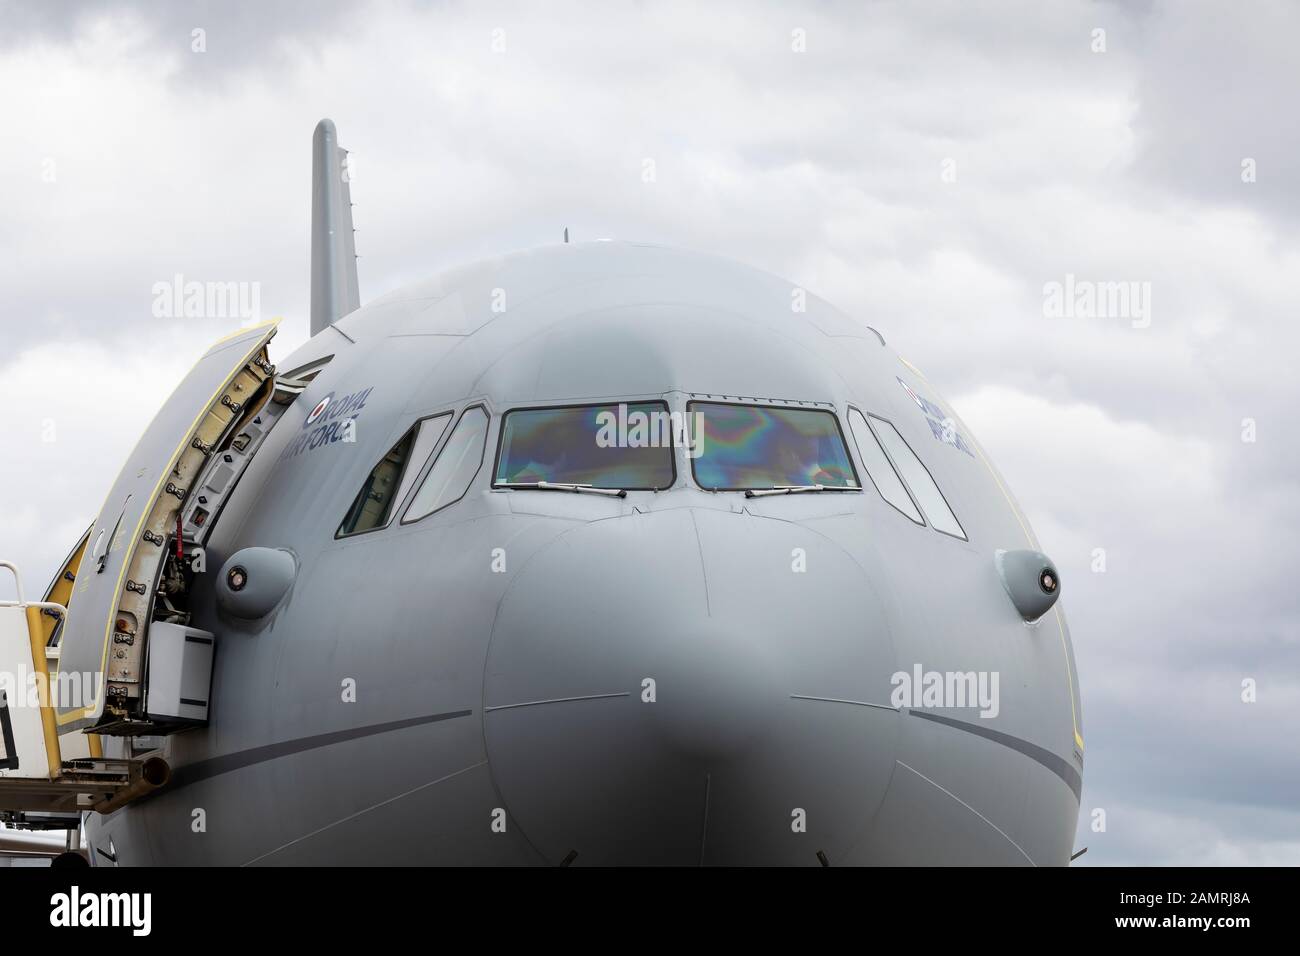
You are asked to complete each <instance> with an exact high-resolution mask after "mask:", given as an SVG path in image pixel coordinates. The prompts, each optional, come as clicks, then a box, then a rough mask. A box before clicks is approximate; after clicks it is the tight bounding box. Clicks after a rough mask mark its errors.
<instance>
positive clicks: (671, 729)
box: [484, 509, 899, 865]
mask: <svg viewBox="0 0 1300 956" xmlns="http://www.w3.org/2000/svg"><path fill="white" fill-rule="evenodd" d="M895 669H896V667H895V655H894V649H893V643H892V640H891V638H890V634H889V631H888V628H887V626H886V623H885V618H884V613H883V610H882V608H881V605H880V601H879V599H878V597H877V595H876V594H875V592H874V591H873V590H872V588H871V586H870V582H869V581H867V580H866V578H865V576H864V575H863V573H862V571H861V569H860V568H859V567H858V566H857V565H856V564H855V563H854V562H853V561H852V560H851V559H850V558H849V556H848V555H847V554H845V553H844V552H843V551H842V550H841V549H839V548H838V547H837V546H835V545H833V544H831V543H830V542H829V541H828V540H827V539H825V538H822V537H821V536H820V535H818V534H817V533H816V532H813V531H810V530H808V529H806V528H803V527H800V526H799V525H796V524H793V523H790V522H785V521H775V520H770V519H763V518H756V517H752V516H749V515H744V514H732V513H729V512H721V511H714V510H687V509H682V510H670V511H662V512H654V513H650V514H638V515H634V516H630V517H626V518H618V519H612V520H608V521H600V522H594V523H592V524H589V525H585V526H583V527H581V528H579V529H577V530H575V531H572V532H570V533H568V534H565V535H563V536H561V537H560V538H558V539H557V540H556V541H555V542H554V543H553V544H552V545H550V546H548V547H547V548H545V549H543V550H542V551H541V552H539V553H538V554H537V555H535V556H534V557H533V558H532V559H531V560H530V561H529V562H528V564H527V565H526V566H525V567H523V568H522V569H520V571H519V572H518V573H517V576H516V578H515V580H514V581H513V582H512V583H511V586H510V588H509V589H508V590H507V593H506V596H505V598H504V599H503V601H502V604H501V607H500V611H499V613H498V615H497V621H496V624H495V627H494V629H493V636H492V642H491V645H490V648H489V651H488V661H487V669H486V673H485V678H484V711H485V713H484V723H485V731H486V740H487V751H488V760H489V765H490V767H491V769H492V776H493V779H494V780H495V781H496V784H497V788H498V790H499V793H500V796H501V799H502V801H503V804H504V809H505V810H506V811H507V817H508V824H507V825H512V826H517V827H518V828H519V829H520V830H521V831H522V832H523V833H524V835H525V836H526V837H527V838H528V839H529V840H530V842H531V843H532V844H533V845H534V846H535V847H537V849H538V850H539V851H540V852H541V853H542V854H543V855H544V856H545V857H547V858H548V859H550V860H551V861H552V862H556V863H559V862H561V861H563V860H566V859H569V860H571V861H572V862H574V863H575V864H576V865H582V864H624V863H626V864H655V863H666V864H696V863H803V864H807V865H817V863H818V856H817V854H818V853H819V852H822V853H824V854H825V855H826V856H827V857H828V858H830V859H831V860H832V861H834V859H835V858H836V857H837V856H839V857H841V858H842V857H843V855H845V854H847V852H848V851H849V849H851V847H852V846H853V845H854V844H855V843H856V842H857V841H859V840H860V839H861V837H862V836H863V835H864V834H865V832H866V829H867V826H868V824H869V821H870V819H871V816H872V814H873V813H874V811H875V809H876V807H877V806H879V804H880V801H881V799H882V798H883V795H884V791H885V788H886V786H887V784H888V780H889V774H890V772H891V770H892V767H893V755H894V751H895V740H896V736H897V733H898V717H899V715H898V714H897V713H896V712H894V711H893V710H891V709H890V708H889V707H888V706H887V705H888V700H889V690H890V687H889V675H890V674H891V673H892V672H893V671H894V670H895ZM871 705H875V706H871Z"/></svg>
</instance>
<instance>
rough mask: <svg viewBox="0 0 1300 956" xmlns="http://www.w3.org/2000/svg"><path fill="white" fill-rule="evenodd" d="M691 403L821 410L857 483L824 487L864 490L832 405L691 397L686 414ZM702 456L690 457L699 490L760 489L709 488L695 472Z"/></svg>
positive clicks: (689, 412)
mask: <svg viewBox="0 0 1300 956" xmlns="http://www.w3.org/2000/svg"><path fill="white" fill-rule="evenodd" d="M692 405H729V406H733V407H736V408H775V409H786V410H789V409H793V410H795V411H804V412H821V413H822V414H824V415H829V416H830V417H831V421H833V422H834V423H835V430H836V431H837V432H838V433H839V436H840V445H841V446H842V447H843V448H844V458H845V460H846V461H847V462H848V463H849V470H850V471H852V472H853V480H854V481H856V482H857V485H856V486H850V485H827V486H826V487H828V488H831V487H834V488H843V489H844V490H845V491H863V490H864V488H863V485H862V476H861V475H859V474H858V466H857V464H856V463H855V462H854V461H853V453H852V452H851V451H849V443H848V442H847V441H846V440H845V438H844V426H843V425H842V424H840V416H839V415H838V414H837V412H836V411H835V409H834V408H833V407H832V408H824V407H823V406H821V405H813V406H812V407H809V406H807V405H803V404H793V405H773V404H771V403H770V402H718V401H713V400H711V399H707V398H692V399H689V400H687V402H686V406H685V412H686V414H687V415H688V416H689V415H690V414H691V406H692ZM702 457H703V456H702V455H700V456H696V457H693V458H691V481H693V482H694V483H695V487H697V488H699V489H700V490H701V491H711V492H715V493H721V492H743V491H761V490H762V489H761V488H755V487H752V486H751V487H747V488H711V487H708V486H706V485H705V484H704V483H703V482H702V481H700V478H699V476H698V475H697V474H696V473H695V465H696V463H697V462H698V461H699V460H700V458H702Z"/></svg>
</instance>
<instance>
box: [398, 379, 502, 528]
mask: <svg viewBox="0 0 1300 956" xmlns="http://www.w3.org/2000/svg"><path fill="white" fill-rule="evenodd" d="M476 408H477V409H479V410H480V411H482V412H483V417H484V418H486V419H487V427H486V428H484V430H483V444H482V446H481V447H480V448H479V454H478V467H477V468H475V469H474V473H473V474H472V475H470V477H469V481H467V482H466V483H465V488H464V489H463V490H462V491H461V493H460V494H459V495H457V496H456V497H455V498H453V499H451V500H450V501H448V502H446V503H445V504H441V505H439V506H438V507H437V508H434V509H433V510H432V511H429V512H426V513H424V514H422V515H420V516H419V517H418V518H408V517H407V513H408V512H409V511H410V510H411V508H412V507H413V506H414V505H415V497H416V495H418V494H419V493H420V489H421V488H423V487H424V483H425V482H426V481H428V480H429V475H430V473H431V472H432V471H433V469H434V468H436V467H437V465H438V459H439V458H441V457H442V453H443V452H444V451H445V450H446V448H447V443H448V442H450V441H451V438H452V436H453V435H455V434H456V429H458V428H459V427H460V423H461V422H463V421H464V420H465V416H466V415H468V414H469V413H470V412H471V411H473V410H474V409H476ZM433 417H436V416H433ZM491 435H492V412H491V410H490V409H489V408H488V406H487V402H481V401H480V402H471V403H470V404H468V405H466V406H465V407H464V408H462V409H461V410H460V414H459V415H456V416H455V421H453V422H452V424H451V427H450V428H448V429H447V431H446V434H444V435H443V437H442V439H441V440H440V441H439V442H438V447H437V448H435V449H434V451H433V453H432V454H431V455H430V456H429V462H428V467H427V468H425V469H423V471H422V473H421V474H419V475H417V476H416V479H415V482H414V483H413V485H412V487H411V490H410V491H409V492H408V493H407V496H406V497H407V500H406V501H405V502H399V504H401V505H402V508H401V514H402V516H401V518H399V519H398V525H399V526H400V527H405V526H406V525H413V524H419V523H420V522H421V521H423V520H424V519H425V518H432V517H433V516H434V515H436V514H438V512H440V511H445V510H447V509H448V508H450V507H451V506H452V505H454V504H456V503H457V502H459V501H462V500H464V498H465V496H466V495H468V494H469V490H470V488H472V487H473V486H474V480H475V479H476V478H478V475H479V472H481V471H482V470H483V461H484V459H486V458H487V445H488V438H490V437H491Z"/></svg>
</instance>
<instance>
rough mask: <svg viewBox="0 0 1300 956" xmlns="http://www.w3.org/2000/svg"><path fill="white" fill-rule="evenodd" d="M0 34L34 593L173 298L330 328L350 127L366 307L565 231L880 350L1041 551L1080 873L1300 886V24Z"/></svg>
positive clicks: (276, 19)
mask: <svg viewBox="0 0 1300 956" xmlns="http://www.w3.org/2000/svg"><path fill="white" fill-rule="evenodd" d="M0 23H3V24H4V29H3V32H0V90H3V91H4V92H3V95H0V209H2V212H0V342H2V343H3V345H2V347H0V429H3V431H2V432H0V435H2V436H3V445H2V447H3V452H2V453H0V502H3V511H2V512H0V556H3V557H5V558H11V559H12V558H16V559H18V560H19V561H21V562H22V564H23V566H24V568H25V569H26V572H27V578H28V580H29V581H30V582H31V584H30V585H29V586H30V587H31V588H33V589H35V588H36V587H37V586H38V582H41V583H43V582H44V581H46V580H48V578H49V576H50V575H51V574H52V573H53V571H54V570H55V566H56V564H57V562H58V560H59V559H60V558H61V557H62V555H63V553H64V552H65V551H66V550H67V548H68V547H69V546H70V545H71V543H72V542H73V541H74V540H75V538H76V537H77V535H78V534H79V532H80V531H81V530H83V529H84V528H85V526H86V525H87V524H88V523H89V522H90V520H91V518H92V517H93V516H94V513H95V512H96V511H97V510H98V507H99V505H100V503H101V502H102V499H103V497H104V495H105V494H106V493H107V490H108V487H109V485H110V483H111V482H112V479H113V476H114V475H115V474H116V472H117V470H118V469H119V467H120V466H121V463H122V460H123V459H124V457H125V455H126V454H127V452H128V451H129V449H130V447H131V445H132V444H133V443H134V441H135V438H136V437H137V435H138V434H139V432H140V431H141V430H142V429H143V427H144V425H145V424H146V423H147V422H148V421H149V419H150V418H152V416H153V414H154V412H155V411H156V410H157V407H158V405H159V404H160V403H161V401H162V399H163V398H164V397H165V396H166V395H167V394H168V393H169V391H170V390H171V388H172V386H173V385H174V384H175V383H176V382H177V381H178V380H179V378H180V377H181V376H182V375H183V374H184V373H185V372H186V371H187V370H188V369H189V367H190V365H191V364H192V362H193V360H194V359H195V358H196V356H197V355H198V354H200V353H201V352H202V350H203V348H204V347H205V346H206V344H207V343H208V342H210V341H211V340H213V339H215V338H217V337H219V336H220V335H222V334H224V333H225V332H227V331H229V330H230V329H231V328H233V327H235V326H237V325H238V324H239V321H238V319H237V318H236V319H194V318H189V319H186V318H158V317H156V316H155V315H154V309H153V304H154V291H153V289H154V284H155V283H157V282H160V281H164V282H165V281H170V280H171V279H172V278H173V277H174V276H175V275H178V274H179V275H182V276H184V277H185V278H186V279H187V280H199V281H223V282H224V281H237V282H248V283H257V284H258V289H259V291H260V302H259V305H260V310H261V314H262V316H263V317H270V316H283V317H284V323H283V325H282V327H281V332H280V335H279V338H278V339H277V340H276V343H275V345H274V346H273V356H272V357H273V359H275V358H280V357H283V356H284V355H286V354H288V351H289V350H290V348H292V347H293V346H295V345H296V344H297V343H299V342H301V341H302V340H304V339H305V338H306V333H307V316H308V298H307V296H308V276H309V262H308V254H309V249H308V234H309V221H310V139H311V133H312V129H313V127H314V125H315V123H316V121H317V120H318V119H320V118H321V117H323V116H330V117H332V118H333V119H334V120H335V121H336V123H337V124H338V128H339V131H340V139H341V141H342V143H343V144H344V145H345V146H347V147H349V148H350V149H351V150H352V151H353V157H354V161H355V162H354V176H353V178H354V183H353V197H352V198H353V201H354V202H355V203H356V209H355V224H356V227H357V229H358V233H357V249H358V252H359V253H360V255H361V256H362V258H361V260H360V279H361V287H362V299H363V301H365V300H366V299H368V298H372V297H375V296H377V295H379V294H381V293H383V292H387V291H389V290H392V289H395V288H398V287H400V286H402V285H404V284H406V283H408V282H410V281H413V280H415V279H418V278H421V277H425V276H428V275H430V274H432V273H435V272H437V271H438V270H440V269H442V268H444V267H447V266H450V265H454V264H457V263H461V262H466V261H471V260H474V259H477V258H481V257H483V256H487V255H492V254H496V253H499V252H502V251H507V250H510V249H517V248H525V247H528V246H532V245H537V244H541V243H550V242H555V241H558V240H559V238H560V236H561V234H562V230H563V229H564V228H565V227H568V228H569V229H570V230H571V232H572V234H573V235H574V237H575V238H577V239H579V240H583V239H592V238H597V237H615V238H624V239H639V240H648V241H656V242H663V243H667V244H671V245H677V246H684V247H689V248H694V249H699V250H705V251H710V252H715V253H719V254H722V255H726V256H728V257H731V258H734V259H739V260H742V261H745V262H748V263H750V264H752V265H755V266H758V267H761V268H764V269H767V270H770V271H772V272H775V273H777V274H780V275H783V276H785V277H787V278H789V279H790V280H791V281H792V282H795V283H797V284H799V285H801V286H804V287H806V288H808V289H811V290H813V291H815V292H817V293H818V294H820V295H822V296H823V297H825V298H827V299H829V300H830V301H832V302H834V303H836V304H837V305H839V306H840V307H841V308H843V309H845V310H846V311H848V312H849V313H851V314H853V315H856V316H859V317H861V318H863V319H864V320H865V321H868V322H870V324H871V325H873V326H875V327H877V328H879V329H881V330H882V331H883V332H884V334H885V336H886V337H887V338H888V340H889V342H890V345H891V346H893V347H895V348H896V349H898V351H899V352H900V353H901V354H902V355H904V356H906V357H907V358H908V359H910V360H911V361H912V362H913V363H915V364H916V365H918V366H919V367H921V368H922V369H923V370H924V371H925V373H926V375H927V377H928V378H929V379H930V381H932V382H933V383H934V384H935V385H936V386H938V387H939V388H940V389H941V390H942V391H943V392H944V393H945V395H946V396H947V397H948V398H949V399H950V400H951V401H952V403H953V404H954V405H955V406H956V408H957V410H958V411H959V413H960V414H961V415H962V417H963V418H964V419H965V420H966V421H967V423H968V424H969V425H970V426H971V428H972V429H973V430H974V431H975V432H976V434H977V435H978V436H979V438H980V439H981V441H982V443H983V444H984V445H985V446H986V448H987V449H988V450H989V452H990V454H991V455H992V457H993V458H994V460H995V461H996V462H997V463H998V465H999V467H1000V468H1001V469H1002V471H1003V473H1004V474H1005V475H1006V477H1007V478H1008V480H1009V481H1010V483H1011V486H1012V488H1013V489H1014V490H1015V492H1016V494H1017V496H1018V497H1019V500H1020V502H1021V503H1022V505H1023V506H1024V507H1025V509H1026V510H1027V511H1028V513H1029V516H1030V518H1031V520H1032V522H1033V524H1034V527H1035V529H1036V531H1037V532H1038V535H1039V537H1040V539H1041V541H1042V544H1043V547H1044V549H1045V550H1046V551H1047V552H1048V553H1049V554H1051V555H1052V556H1053V557H1054V558H1055V560H1056V561H1057V562H1058V563H1059V565H1060V567H1061V570H1062V575H1063V580H1064V582H1065V590H1064V593H1065V597H1064V598H1063V602H1064V605H1065V607H1066V609H1067V611H1068V614H1069V616H1070V621H1071V626H1072V630H1073V634H1074V640H1075V648H1076V653H1077V656H1078V668H1079V672H1080V682H1081V685H1082V691H1083V704H1084V736H1085V738H1086V739H1087V767H1086V772H1085V786H1084V795H1083V796H1084V809H1083V812H1082V813H1081V819H1080V831H1079V836H1078V840H1077V844H1076V845H1077V846H1080V847H1082V846H1087V847H1089V852H1088V854H1087V855H1086V856H1084V857H1083V858H1082V859H1081V860H1080V861H1079V862H1080V863H1081V864H1092V865H1098V864H1129V863H1157V864H1190V863H1208V864H1219V863H1242V864H1253V863H1280V864H1287V863H1289V864H1300V625H1298V623H1297V622H1298V621H1300V608H1298V606H1297V605H1298V604H1300V599H1298V597H1297V595H1298V594H1300V587H1297V585H1296V583H1295V582H1293V581H1292V580H1291V579H1290V572H1291V569H1292V568H1293V567H1295V566H1297V565H1300V560H1298V559H1300V541H1298V540H1297V536H1298V535H1297V533H1298V531H1300V487H1298V479H1300V451H1298V450H1297V441H1296V432H1297V429H1296V424H1295V416H1296V412H1297V409H1298V408H1300V384H1298V383H1297V381H1296V372H1295V370H1296V368H1297V363H1296V355H1297V354H1300V325H1298V322H1300V319H1298V318H1297V317H1298V316H1300V287H1298V284H1297V282H1296V281H1295V280H1296V277H1297V276H1300V229H1298V227H1300V179H1298V178H1297V175H1296V173H1297V169H1298V167H1300V123H1297V122H1296V119H1295V111H1296V102H1297V94H1300V57H1297V56H1296V55H1295V53H1294V50H1293V48H1292V47H1293V41H1294V37H1296V36H1297V35H1300V8H1298V7H1297V6H1296V5H1295V4H1287V3H1284V2H1269V0H1258V2H1252V3H1250V4H1233V3H1228V2H1221V3H1214V4H1208V3H1189V2H1179V3H1162V2H1147V3H1130V4H1123V5H1119V4H1115V5H1112V4H1105V3H1064V2H1061V3H1057V2H1052V3H1042V2H1025V3H1017V4H979V5H976V4H968V3H959V2H954V3H926V2H921V3H910V4H888V3H885V4H863V3H842V4H836V3H815V4H806V5H802V6H797V5H792V4H784V5H781V6H775V5H773V6H762V5H758V4H754V3H734V4H725V3H722V4H707V5H705V4H700V3H697V2H681V3H677V2H643V3H601V4H599V5H596V4H594V3H587V4H575V5H565V4H557V3H547V4H545V5H544V6H543V5H530V6H524V5H519V6H515V5H485V4H482V3H474V4H473V5H472V6H471V5H470V4H457V3H448V4H443V3H437V4H433V3H372V4H366V3H328V2H311V3H308V2H305V0H302V2H296V0H295V2H286V0H281V2H216V0H213V2H211V3H204V2H197V3H189V4H186V3H167V4H162V3H157V4H155V3H149V2H112V0H108V2H98V3H93V4H92V3H68V2H57V0H56V2H48V3H36V2H28V3H21V2H8V0H0ZM195 31H202V32H201V33H196V32H195ZM1099 31H1103V32H1099ZM647 161H652V162H653V168H654V177H653V180H652V181H650V182H647V181H646V178H647V177H646V176H645V175H643V173H644V170H645V169H646V168H647ZM1067 276H1071V277H1073V279H1072V280H1070V281H1073V282H1075V283H1076V284H1077V286H1076V287H1087V285H1088V284H1089V283H1094V284H1100V283H1136V284H1137V285H1136V286H1134V287H1133V288H1134V289H1135V290H1138V296H1139V298H1136V299H1134V300H1133V301H1134V302H1135V303H1136V302H1140V303H1143V307H1142V309H1141V314H1137V311H1136V309H1135V307H1134V306H1130V309H1129V310H1128V311H1121V313H1120V314H1101V315H1086V314H1074V315H1057V314H1053V313H1052V310H1051V309H1050V308H1048V307H1047V306H1046V299H1047V296H1046V295H1045V288H1048V289H1050V288H1051V284H1052V283H1061V284H1064V283H1066V282H1067ZM1102 311H1103V312H1104V311H1105V310H1102ZM1247 420H1249V421H1247ZM1098 549H1101V550H1100V551H1099V550H1098ZM1102 561H1104V570H1102V567H1103V565H1102ZM1248 679H1249V680H1253V681H1254V682H1255V687H1256V689H1257V691H1256V693H1257V699H1256V701H1255V702H1254V703H1245V702H1243V700H1242V683H1243V681H1246V680H1248ZM1095 808H1100V809H1102V810H1104V811H1105V832H1093V830H1092V828H1091V826H1090V823H1091V821H1092V819H1093V815H1094V814H1093V811H1094V809H1095Z"/></svg>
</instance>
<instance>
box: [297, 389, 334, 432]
mask: <svg viewBox="0 0 1300 956" xmlns="http://www.w3.org/2000/svg"><path fill="white" fill-rule="evenodd" d="M333 400H334V393H333V392H330V393H329V394H328V395H326V396H325V397H324V398H322V399H321V400H320V401H319V402H318V403H317V404H316V407H315V408H313V409H312V410H311V414H310V415H308V416H307V421H306V422H304V423H303V426H302V427H303V428H307V427H309V426H311V425H314V424H315V423H316V419H318V418H320V417H321V416H322V415H324V414H325V409H327V408H329V407H330V402H332V401H333Z"/></svg>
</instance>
